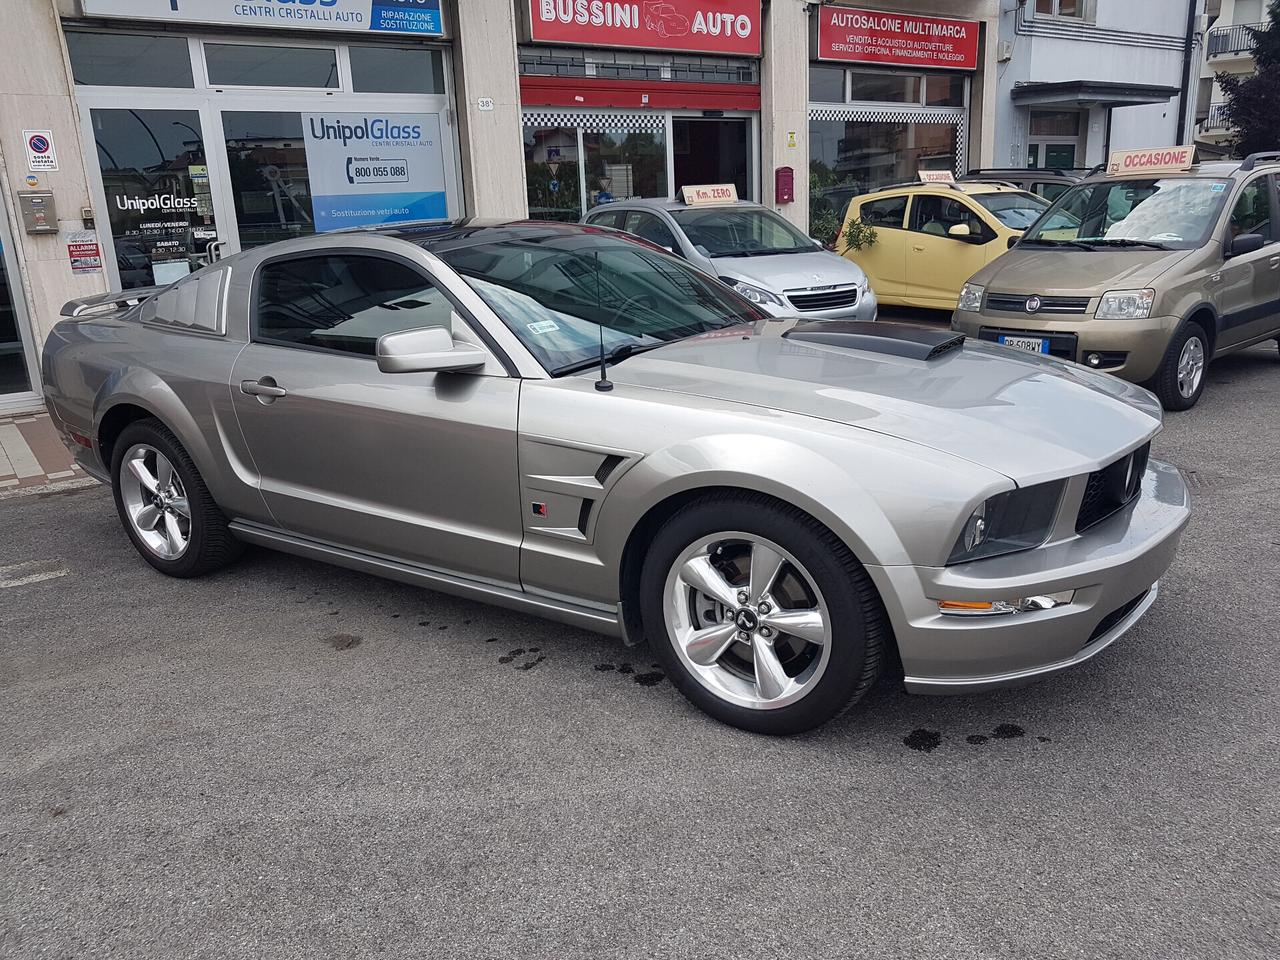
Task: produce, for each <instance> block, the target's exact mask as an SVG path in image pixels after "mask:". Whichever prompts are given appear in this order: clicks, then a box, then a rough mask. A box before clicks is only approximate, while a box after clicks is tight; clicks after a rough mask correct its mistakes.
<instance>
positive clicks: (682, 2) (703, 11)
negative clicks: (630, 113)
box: [528, 0, 761, 56]
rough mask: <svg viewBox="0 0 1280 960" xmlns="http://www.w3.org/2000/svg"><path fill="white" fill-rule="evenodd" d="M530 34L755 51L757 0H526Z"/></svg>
mask: <svg viewBox="0 0 1280 960" xmlns="http://www.w3.org/2000/svg"><path fill="white" fill-rule="evenodd" d="M528 4H529V35H530V39H531V40H534V41H540V42H542V43H571V44H575V45H578V46H588V47H630V48H633V49H635V48H640V49H649V50H680V51H686V52H692V53H730V54H743V55H748V56H759V55H760V51H761V45H760V0H626V2H616V0H528Z"/></svg>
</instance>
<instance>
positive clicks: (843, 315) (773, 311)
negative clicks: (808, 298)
mask: <svg viewBox="0 0 1280 960" xmlns="http://www.w3.org/2000/svg"><path fill="white" fill-rule="evenodd" d="M760 307H761V309H763V310H764V311H766V312H767V313H768V314H769V315H770V316H771V317H785V318H791V317H802V318H804V319H805V320H875V319H876V316H877V315H878V314H879V312H880V302H879V301H878V300H877V299H876V294H875V291H874V290H872V289H871V288H870V287H868V288H867V291H866V293H864V294H863V295H862V296H861V297H859V298H858V302H857V303H856V304H855V305H854V306H852V307H840V308H838V309H836V310H800V309H798V308H797V307H793V306H791V304H789V303H788V304H785V305H782V306H778V305H775V304H772V303H768V304H760Z"/></svg>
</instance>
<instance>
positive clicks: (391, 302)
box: [255, 254, 453, 356]
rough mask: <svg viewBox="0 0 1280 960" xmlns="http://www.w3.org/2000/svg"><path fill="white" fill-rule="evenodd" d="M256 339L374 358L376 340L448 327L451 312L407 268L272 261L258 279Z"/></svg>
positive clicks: (389, 263) (369, 262)
mask: <svg viewBox="0 0 1280 960" xmlns="http://www.w3.org/2000/svg"><path fill="white" fill-rule="evenodd" d="M256 306H257V309H256V323H257V326H256V333H255V337H256V338H257V339H262V340H269V341H271V342H274V343H280V344H285V345H289V346H299V347H313V348H315V347H319V348H323V349H326V350H342V351H346V352H348V353H357V354H361V355H365V356H373V354H374V347H375V345H376V344H377V342H378V338H379V337H381V336H383V335H384V334H387V333H396V332H398V331H400V330H414V329H417V328H419V327H446V328H448V327H450V318H451V316H452V312H453V304H452V303H450V302H449V299H448V298H447V297H446V296H445V295H444V294H443V293H441V292H440V291H439V290H437V289H436V288H435V287H434V286H433V285H432V283H431V281H430V280H428V279H427V278H426V277H424V276H423V275H422V274H421V273H419V272H418V271H417V270H414V269H413V268H412V267H409V266H406V265H405V264H402V263H397V262H396V261H394V260H386V259H383V258H382V257H368V256H357V255H349V254H332V255H327V256H316V257H298V258H295V259H291V260H275V261H272V262H270V263H267V264H265V265H264V266H263V267H262V270H261V271H260V272H259V274H258V292H257V305H256Z"/></svg>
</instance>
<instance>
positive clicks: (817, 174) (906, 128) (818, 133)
mask: <svg viewBox="0 0 1280 960" xmlns="http://www.w3.org/2000/svg"><path fill="white" fill-rule="evenodd" d="M959 129H960V128H959V127H958V126H957V124H955V123H927V122H919V123H907V122H901V123H897V122H895V123H888V122H875V121H866V122H864V121H858V120H810V121H809V149H810V160H809V183H810V192H809V232H810V233H811V234H812V235H813V236H814V237H815V238H816V239H818V240H821V241H823V242H830V241H831V240H832V239H834V237H835V235H836V232H837V231H838V230H839V229H840V224H841V223H842V222H843V219H844V214H845V211H846V210H847V209H848V206H849V201H850V200H852V199H853V198H854V197H856V196H858V195H860V194H863V193H868V192H870V191H872V190H877V189H880V188H881V187H885V186H888V185H889V184H892V183H903V182H906V181H910V180H915V179H917V178H918V177H919V174H920V171H921V170H953V171H954V170H955V168H956V161H957V158H958V151H959Z"/></svg>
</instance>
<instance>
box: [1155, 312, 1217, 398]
mask: <svg viewBox="0 0 1280 960" xmlns="http://www.w3.org/2000/svg"><path fill="white" fill-rule="evenodd" d="M1208 365H1209V346H1208V341H1207V338H1206V337H1205V332H1204V328H1203V327H1201V326H1200V325H1199V324H1198V323H1186V324H1183V325H1182V329H1180V330H1179V331H1178V332H1177V333H1176V334H1174V337H1173V339H1172V340H1171V341H1169V349H1168V350H1166V351H1165V355H1164V360H1163V361H1162V362H1161V364H1160V370H1159V371H1158V372H1157V373H1156V375H1155V378H1154V380H1153V381H1152V385H1151V386H1152V389H1153V390H1154V391H1155V393H1156V396H1158V397H1159V398H1160V403H1161V404H1163V405H1164V408H1165V409H1166V410H1190V409H1191V408H1192V407H1194V406H1195V405H1196V401H1198V400H1199V399H1200V394H1201V393H1202V392H1203V391H1204V375H1205V369H1206V368H1207V367H1208Z"/></svg>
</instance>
